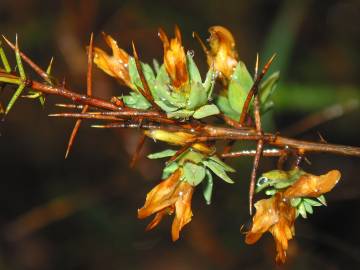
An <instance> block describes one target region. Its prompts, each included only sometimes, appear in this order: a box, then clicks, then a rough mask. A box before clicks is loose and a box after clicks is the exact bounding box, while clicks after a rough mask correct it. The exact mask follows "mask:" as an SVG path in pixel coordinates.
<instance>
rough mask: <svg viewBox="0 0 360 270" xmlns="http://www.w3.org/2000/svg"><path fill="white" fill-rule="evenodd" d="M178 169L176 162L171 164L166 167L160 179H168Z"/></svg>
mask: <svg viewBox="0 0 360 270" xmlns="http://www.w3.org/2000/svg"><path fill="white" fill-rule="evenodd" d="M178 168H179V165H178V164H177V163H176V162H171V163H170V164H169V165H168V166H166V167H165V168H164V170H163V173H162V179H166V178H168V177H169V176H170V175H171V174H172V173H173V172H175V171H176V170H177V169H178Z"/></svg>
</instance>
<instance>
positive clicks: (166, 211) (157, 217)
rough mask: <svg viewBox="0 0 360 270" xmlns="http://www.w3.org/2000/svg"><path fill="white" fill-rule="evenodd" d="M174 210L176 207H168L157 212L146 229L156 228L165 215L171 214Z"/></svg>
mask: <svg viewBox="0 0 360 270" xmlns="http://www.w3.org/2000/svg"><path fill="white" fill-rule="evenodd" d="M173 212H174V207H168V208H165V209H163V210H161V211H160V212H158V213H156V215H155V217H154V219H153V220H152V221H151V222H150V223H149V224H148V225H147V226H146V228H145V231H150V230H152V229H153V228H155V227H156V226H157V225H158V224H159V223H160V221H161V220H162V218H163V217H164V216H165V215H171V214H172V213H173Z"/></svg>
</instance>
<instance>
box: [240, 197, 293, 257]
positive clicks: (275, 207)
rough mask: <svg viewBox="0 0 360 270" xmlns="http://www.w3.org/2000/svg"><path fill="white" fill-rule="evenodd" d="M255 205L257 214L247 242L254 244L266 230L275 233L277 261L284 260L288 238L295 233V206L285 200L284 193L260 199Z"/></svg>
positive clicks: (247, 236)
mask: <svg viewBox="0 0 360 270" xmlns="http://www.w3.org/2000/svg"><path fill="white" fill-rule="evenodd" d="M255 207H256V214H255V216H254V218H253V224H252V227H251V230H250V231H249V232H248V233H247V234H246V238H245V242H246V243H247V244H253V243H255V242H256V241H258V240H259V239H260V237H261V236H262V235H263V234H264V233H265V232H266V231H269V232H270V233H271V234H272V235H273V237H274V240H275V244H276V251H277V255H276V262H278V263H280V262H284V261H285V258H286V250H287V248H288V240H290V239H292V237H293V235H294V234H295V229H294V221H295V218H296V210H295V208H293V207H292V206H291V205H290V203H289V201H288V200H286V199H285V200H284V197H283V194H282V193H277V194H275V196H273V197H271V198H269V199H264V200H260V201H258V202H257V203H256V204H255Z"/></svg>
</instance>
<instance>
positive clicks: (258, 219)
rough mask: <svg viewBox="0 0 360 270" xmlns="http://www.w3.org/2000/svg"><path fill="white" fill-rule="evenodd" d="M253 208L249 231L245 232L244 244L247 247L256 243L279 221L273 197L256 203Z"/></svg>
mask: <svg viewBox="0 0 360 270" xmlns="http://www.w3.org/2000/svg"><path fill="white" fill-rule="evenodd" d="M255 208H256V214H255V216H254V218H253V223H252V226H251V230H250V231H249V232H247V234H246V238H245V243H246V244H249V245H251V244H254V243H255V242H257V241H258V240H259V239H260V237H261V236H262V235H263V234H264V233H265V232H266V231H268V230H269V228H270V227H271V226H272V225H274V224H275V223H276V222H278V220H279V215H278V212H277V211H276V208H275V197H271V198H270V199H263V200H260V201H258V202H257V203H255Z"/></svg>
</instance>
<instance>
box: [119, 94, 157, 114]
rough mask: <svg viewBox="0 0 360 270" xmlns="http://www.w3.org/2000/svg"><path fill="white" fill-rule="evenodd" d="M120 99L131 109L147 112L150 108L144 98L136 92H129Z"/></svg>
mask: <svg viewBox="0 0 360 270" xmlns="http://www.w3.org/2000/svg"><path fill="white" fill-rule="evenodd" d="M122 99H123V101H124V103H125V104H126V105H127V106H128V107H131V108H135V109H140V110H147V109H149V108H150V107H151V105H150V103H149V102H148V101H147V100H146V98H144V97H143V96H142V95H141V94H139V93H136V92H130V95H129V96H123V97H122Z"/></svg>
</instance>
